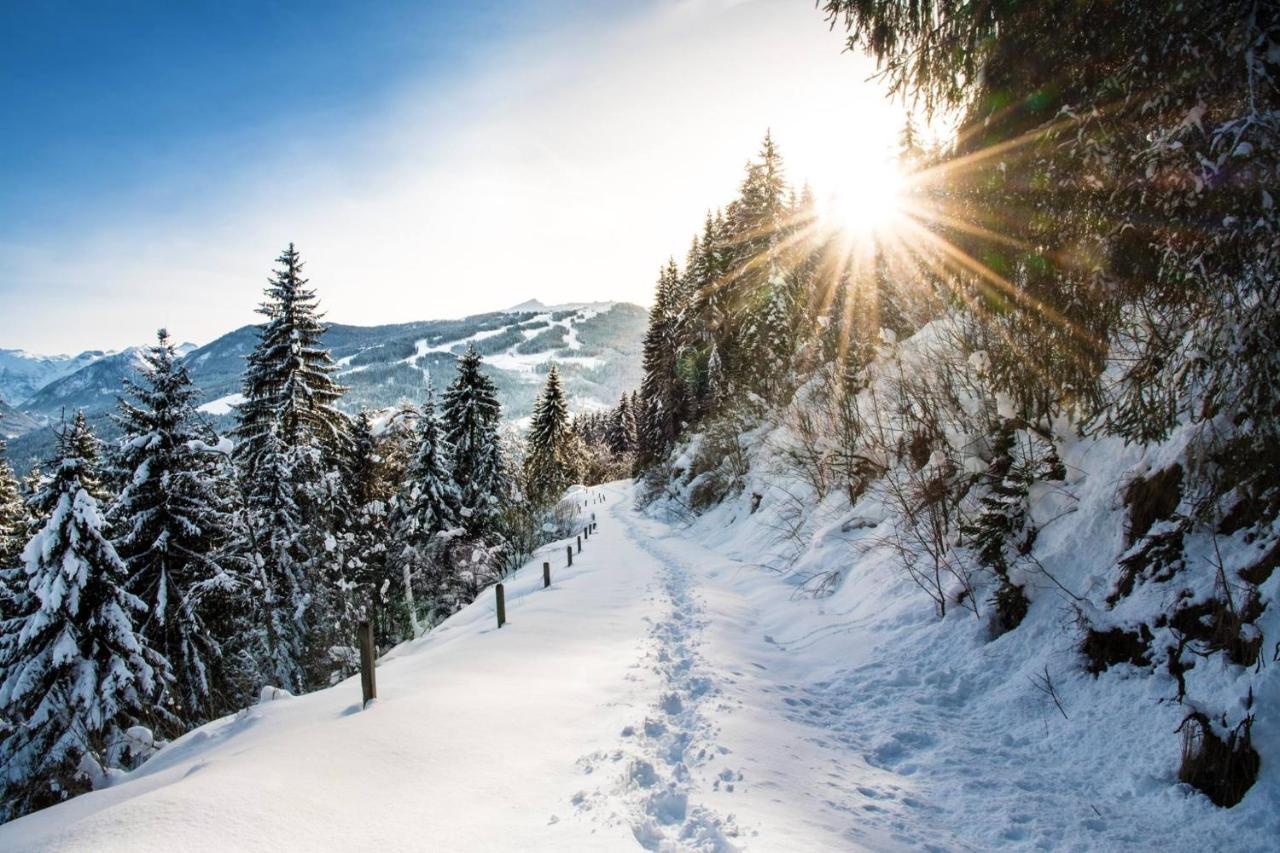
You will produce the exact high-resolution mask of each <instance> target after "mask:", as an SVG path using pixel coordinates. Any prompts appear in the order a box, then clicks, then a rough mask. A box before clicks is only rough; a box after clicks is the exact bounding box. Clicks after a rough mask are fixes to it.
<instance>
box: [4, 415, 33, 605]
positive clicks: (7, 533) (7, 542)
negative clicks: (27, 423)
mask: <svg viewBox="0 0 1280 853" xmlns="http://www.w3.org/2000/svg"><path fill="white" fill-rule="evenodd" d="M31 523H32V519H31V515H30V513H28V512H27V505H26V502H25V501H24V500H23V496H22V491H21V489H20V488H19V486H18V480H17V478H16V477H15V476H14V474H13V469H12V468H10V467H9V461H8V459H7V457H6V456H5V445H4V441H2V440H0V622H3V620H5V619H8V618H10V617H11V616H15V615H17V613H18V611H19V608H20V604H19V602H20V601H21V599H22V597H23V596H24V595H25V588H26V583H25V573H24V572H23V571H22V569H21V567H20V564H21V562H22V549H23V547H24V546H25V545H26V543H27V537H28V535H29V528H30V527H31Z"/></svg>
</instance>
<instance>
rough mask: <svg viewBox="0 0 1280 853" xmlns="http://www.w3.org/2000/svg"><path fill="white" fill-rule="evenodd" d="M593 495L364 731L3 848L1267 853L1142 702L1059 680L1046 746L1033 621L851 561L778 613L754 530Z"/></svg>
mask: <svg viewBox="0 0 1280 853" xmlns="http://www.w3.org/2000/svg"><path fill="white" fill-rule="evenodd" d="M590 494H591V495H595V496H603V497H604V499H605V500H604V502H602V503H590V504H588V505H587V507H586V510H587V511H588V512H595V513H597V515H598V517H599V520H600V527H599V531H598V533H597V534H596V535H594V536H591V537H590V539H589V540H587V541H586V542H585V543H584V545H583V551H582V553H581V554H575V555H574V566H573V567H572V568H566V567H565V553H564V543H557V544H555V545H551V546H548V547H546V548H544V549H543V551H542V552H541V553H539V554H537V555H535V557H534V558H533V559H532V560H531V561H530V563H529V564H528V565H527V566H526V567H525V568H524V569H522V570H521V571H520V572H519V573H517V574H516V575H515V576H514V577H512V578H511V579H510V580H509V582H508V583H507V612H508V618H509V624H508V625H507V626H506V627H504V628H502V629H500V630H499V629H498V628H497V627H496V625H495V619H494V603H493V596H492V594H486V595H484V596H482V597H481V598H480V600H478V601H477V602H475V603H474V604H473V605H471V606H470V607H468V608H466V609H465V610H464V611H462V612H461V613H459V614H457V615H456V616H455V617H454V618H452V619H450V620H449V621H448V622H446V623H445V624H444V625H442V626H441V627H439V628H438V629H436V630H435V631H433V632H432V633H431V634H429V635H428V636H426V637H424V638H422V639H420V640H418V641H416V642H413V643H408V644H405V645H403V646H400V647H398V648H397V649H394V650H392V651H391V652H390V653H388V654H387V655H386V656H385V657H384V658H383V659H382V660H381V661H380V664H379V669H378V690H379V696H380V698H379V700H378V702H377V703H376V704H373V705H371V706H370V707H369V708H367V709H364V710H361V708H360V701H359V699H360V687H359V680H358V678H357V679H350V680H348V681H346V682H344V683H342V684H339V685H337V686H336V687H333V688H331V689H328V690H324V691H320V692H317V693H314V694H310V695H308V696H303V697H298V698H286V699H282V700H277V701H269V702H264V703H262V704H259V705H257V706H255V707H254V708H251V709H248V710H247V711H244V712H242V713H241V714H240V715H237V716H235V717H230V718H226V719H223V720H220V721H217V722H215V723H212V724H210V725H208V726H205V727H203V728H202V729H199V730H197V731H195V732H192V733H190V734H189V735H187V736H186V737H184V738H182V739H180V740H178V741H176V742H175V743H173V744H171V745H170V746H168V747H167V748H165V749H164V750H162V751H161V752H160V753H159V754H157V755H156V756H155V757H154V758H153V759H152V760H151V761H150V762H148V763H147V764H146V765H144V766H143V767H142V768H140V769H139V770H138V771H136V772H134V773H132V774H130V775H128V776H127V777H124V778H123V779H122V780H121V781H119V782H118V783H117V784H116V785H115V786H113V787H111V788H108V789H105V790H101V791H97V792H94V793H92V794H89V795H87V796H84V797H80V798H78V799H76V800H73V801H71V802H69V803H66V804H63V805H61V806H58V807H55V808H53V809H48V810H46V811H43V812H38V813H36V814H33V815H30V816H28V817H25V818H22V819H20V820H18V821H15V822H13V823H10V824H8V825H6V826H3V827H0V850H6V851H8V850H14V851H18V850H94V851H113V850H131V851H132V850H165V851H169V850H229V849H233V850H293V849H306V850H451V851H453V850H635V849H650V850H701V851H717V850H725V851H727V850H735V849H742V850H769V851H772V850H779V851H809V850H813V851H819V850H835V849H843V850H858V849H872V850H919V849H932V850H992V849H1065V850H1119V849H1126V850H1127V849H1150V850H1186V851H1193V850H1195V851H1198V850H1208V849H1219V850H1224V849H1230V850H1259V851H1261V850H1272V849H1275V848H1274V842H1275V839H1276V838H1277V837H1280V815H1278V814H1277V809H1276V797H1275V788H1274V781H1273V780H1274V774H1271V775H1266V768H1264V778H1263V780H1262V781H1260V782H1259V783H1258V785H1257V786H1255V788H1254V790H1252V791H1251V792H1250V794H1249V795H1248V796H1247V797H1246V798H1245V800H1244V801H1243V802H1242V803H1241V804H1240V805H1238V806H1237V807H1235V808H1234V809H1231V810H1223V809H1218V808H1216V807H1214V806H1212V805H1211V804H1209V802H1208V801H1207V800H1206V799H1205V798H1204V797H1202V796H1200V795H1199V794H1196V793H1194V792H1192V791H1190V790H1189V789H1187V788H1185V787H1182V786H1179V785H1178V784H1177V783H1176V781H1174V780H1173V778H1172V774H1173V768H1174V767H1175V766H1176V756H1175V755H1169V756H1164V755H1160V754H1158V747H1157V749H1156V752H1157V754H1153V746H1152V744H1153V740H1152V736H1150V735H1149V734H1147V733H1146V732H1143V731H1137V732H1134V733H1133V734H1132V736H1130V737H1128V738H1124V737H1116V732H1117V726H1118V725H1122V724H1123V720H1124V719H1126V718H1129V717H1132V716H1133V715H1135V714H1144V713H1147V711H1148V709H1154V708H1155V707H1156V704H1157V702H1158V700H1159V698H1160V697H1158V696H1155V695H1146V694H1148V693H1150V688H1148V687H1146V686H1145V685H1146V684H1147V683H1148V681H1149V680H1143V681H1140V682H1135V683H1136V684H1139V685H1142V686H1139V687H1137V688H1136V692H1137V693H1139V694H1142V695H1130V693H1131V692H1135V691H1130V692H1125V690H1123V689H1120V690H1117V689H1116V686H1115V682H1114V681H1110V682H1108V681H1104V680H1102V679H1098V680H1095V679H1093V678H1092V677H1091V676H1088V675H1086V674H1084V673H1083V672H1080V671H1079V667H1076V668H1075V671H1074V672H1073V671H1072V670H1071V669H1070V668H1069V667H1067V666H1065V665H1064V666H1063V667H1062V668H1061V670H1060V671H1059V672H1058V673H1056V674H1057V675H1058V677H1059V679H1060V683H1061V685H1062V690H1063V694H1064V697H1065V710H1066V713H1067V715H1068V717H1069V719H1064V717H1063V716H1062V715H1060V714H1059V712H1058V711H1057V710H1056V709H1055V708H1053V706H1052V705H1051V704H1049V703H1048V701H1047V700H1046V699H1045V697H1044V696H1042V695H1040V694H1039V693H1038V692H1037V691H1036V690H1034V689H1033V688H1032V686H1031V685H1030V684H1029V683H1028V681H1027V679H1025V678H1024V677H1022V674H1021V672H1020V670H1019V668H1018V664H1017V661H1018V660H1019V659H1020V658H1021V657H1023V656H1022V655H1019V654H1011V651H1016V649H1013V648H1012V647H1011V646H1009V645H1008V644H1013V643H1022V644H1030V643H1040V642H1043V643H1044V644H1045V645H1046V646H1053V645H1054V642H1055V641H1054V639H1053V637H1046V636H1043V634H1044V633H1045V632H1046V631H1049V627H1048V626H1051V624H1052V621H1051V620H1039V621H1035V622H1033V623H1032V624H1031V627H1032V629H1033V630H1035V631H1036V632H1037V633H1036V634H1035V635H1034V636H1027V635H1025V634H1024V635H1021V636H1019V633H1018V632H1017V631H1015V632H1013V633H1011V634H1007V635H1005V636H1004V637H1002V638H1000V639H999V640H996V641H994V642H987V639H986V636H985V634H984V632H983V631H982V629H981V626H980V625H979V623H978V620H975V619H973V618H972V616H970V615H967V614H965V613H964V612H962V611H961V612H957V613H956V614H955V615H954V616H949V617H948V618H947V619H945V620H938V619H937V618H936V617H934V616H933V613H932V609H931V608H930V606H929V603H928V602H927V600H925V599H924V598H923V596H922V594H920V593H919V592H918V591H914V590H913V589H912V588H910V587H909V586H908V585H905V584H903V583H900V582H896V581H894V580H893V578H892V577H891V576H888V575H885V574H883V573H881V572H880V571H879V570H878V569H877V566H876V565H875V563H874V561H872V560H864V561H863V562H862V563H861V564H859V566H858V572H856V573H853V574H851V575H850V576H849V577H848V578H847V580H846V582H845V584H844V586H843V587H841V590H840V592H839V593H838V594H837V595H834V596H832V597H829V598H826V599H823V600H820V601H815V600H813V599H811V598H806V597H797V596H796V595H794V594H793V593H794V591H795V587H794V586H793V585H791V584H789V583H788V581H787V579H786V577H785V576H781V575H779V574H777V573H774V572H771V571H768V570H766V569H764V568H762V567H761V566H759V565H757V563H759V562H762V561H763V557H764V556H765V552H766V551H767V550H768V548H769V547H770V546H768V545H767V543H766V541H765V538H766V537H765V533H764V529H765V528H764V526H763V525H762V524H760V523H758V520H759V519H761V518H764V517H765V513H767V511H768V509H767V507H766V508H765V510H764V511H762V513H759V514H757V515H755V516H752V517H751V518H748V517H747V515H746V512H745V511H744V509H743V505H742V504H741V503H735V502H730V503H727V504H725V505H723V506H722V508H721V509H719V510H717V511H715V512H713V513H710V514H708V515H707V516H704V517H703V518H701V519H699V520H698V521H697V522H695V523H694V524H693V525H691V526H685V525H681V524H675V525H673V524H668V523H666V522H663V521H659V520H656V519H654V518H652V517H649V516H646V515H642V514H641V513H640V512H639V511H637V510H636V509H635V508H634V505H633V487H632V486H631V484H629V483H627V484H623V483H617V484H612V485H609V486H605V487H601V488H598V489H593V490H591V492H590ZM588 500H591V498H588ZM835 553H839V552H835ZM848 553H849V552H847V551H846V552H844V554H845V556H844V557H841V558H840V559H849V557H848ZM543 560H547V561H549V562H550V563H551V565H552V579H553V584H552V586H551V588H550V589H546V590H544V589H542V581H541V564H542V562H543ZM1036 626H1040V627H1036ZM1019 630H1022V629H1019ZM1002 644H1005V645H1002ZM1063 663H1064V664H1065V663H1066V662H1065V661H1064V662H1063ZM1104 678H1112V679H1114V678H1122V675H1117V674H1116V673H1108V674H1106V675H1105V676H1104ZM1117 702H1125V703H1128V705H1129V707H1127V708H1122V707H1120V706H1119V705H1117ZM1135 709H1136V710H1135ZM1174 713H1176V712H1174ZM1164 714H1165V712H1163V711H1161V712H1160V719H1161V720H1163V718H1164ZM1126 715H1127V716H1126ZM1168 734H1169V735H1170V737H1169V738H1167V739H1166V740H1165V742H1167V743H1168V744H1175V743H1176V741H1175V740H1174V739H1173V738H1172V733H1171V732H1170V733H1168ZM1170 748H1172V749H1176V746H1173V747H1170Z"/></svg>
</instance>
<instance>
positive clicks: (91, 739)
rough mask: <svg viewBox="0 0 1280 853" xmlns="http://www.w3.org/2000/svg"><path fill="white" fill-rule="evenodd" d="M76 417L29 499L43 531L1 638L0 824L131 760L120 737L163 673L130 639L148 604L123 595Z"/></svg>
mask: <svg viewBox="0 0 1280 853" xmlns="http://www.w3.org/2000/svg"><path fill="white" fill-rule="evenodd" d="M86 433H87V426H86V425H85V422H84V419H83V418H77V419H76V420H75V421H74V422H73V423H72V425H71V426H70V427H66V428H64V430H63V432H62V434H61V435H60V436H59V440H58V452H59V455H60V458H59V460H58V463H57V466H56V468H55V469H54V473H53V477H52V479H51V481H50V482H49V484H48V485H47V486H46V487H45V489H44V490H43V491H42V492H41V494H40V495H38V504H39V505H41V506H46V507H49V510H48V514H47V516H46V517H45V523H44V526H43V527H42V528H41V529H40V530H39V531H38V532H37V533H36V534H35V535H34V536H33V537H32V538H31V540H30V541H29V542H28V543H27V545H26V547H25V549H24V550H23V560H24V562H25V567H24V568H25V573H26V577H27V590H28V591H29V593H30V595H29V596H28V597H27V598H26V601H25V605H26V606H25V609H24V612H22V613H20V614H18V615H16V616H14V617H12V618H10V619H8V620H6V622H5V623H4V625H3V628H2V629H0V644H2V645H0V708H2V709H3V715H4V716H5V717H7V718H8V719H9V720H10V721H12V724H13V728H12V730H10V731H9V732H7V733H6V735H5V738H4V740H3V742H0V768H4V770H3V785H4V791H3V797H0V802H2V803H4V806H3V808H4V809H5V810H6V811H7V812H8V813H9V815H18V814H24V813H26V812H28V811H31V810H34V809H37V808H42V807H44V806H47V805H52V804H53V803H57V802H59V801H61V800H63V799H66V798H67V797H69V796H72V795H74V794H77V793H80V792H82V791H85V790H88V789H89V788H90V787H92V786H93V784H94V783H95V782H96V781H98V780H100V779H101V778H102V777H103V775H104V773H105V770H106V769H107V768H108V767H112V766H119V765H120V764H122V763H126V764H127V763H129V762H131V761H132V760H133V759H134V756H132V755H130V754H129V751H128V744H129V743H130V739H129V738H127V737H126V736H125V730H127V729H129V728H130V727H132V726H135V725H138V724H139V723H140V722H141V721H143V720H144V719H146V718H147V717H148V714H149V712H153V711H154V709H153V708H151V707H150V706H151V703H153V702H154V701H155V699H156V698H157V696H158V695H159V693H160V691H161V690H162V688H163V685H164V683H165V681H166V680H167V679H168V677H169V675H168V664H167V663H166V661H165V660H164V658H163V657H162V656H161V655H160V654H158V653H156V652H155V651H153V650H152V649H150V648H149V647H148V646H147V644H146V640H145V638H144V637H142V636H141V635H140V634H139V633H138V632H137V630H136V628H135V626H136V624H137V620H138V618H139V617H141V616H142V615H143V613H144V611H145V605H144V604H143V603H142V602H141V601H140V600H139V599H138V598H137V597H136V596H134V595H131V594H130V593H128V592H127V591H126V590H125V589H124V584H125V579H126V576H127V569H126V567H125V565H124V562H123V561H122V560H121V559H120V557H119V555H117V554H116V551H115V548H113V547H112V545H111V542H110V541H109V540H108V539H107V536H106V533H105V531H104V523H103V519H102V515H101V512H100V511H99V506H98V501H97V500H96V499H95V498H94V497H93V495H92V493H91V492H90V488H89V487H90V486H91V485H92V484H94V483H97V482H99V474H98V472H97V471H96V470H94V466H93V464H92V461H91V460H90V459H88V458H86V457H85V456H84V455H83V453H84V450H85V449H86V448H93V447H94V446H95V445H94V442H93V441H92V440H91V439H92V435H88V434H86Z"/></svg>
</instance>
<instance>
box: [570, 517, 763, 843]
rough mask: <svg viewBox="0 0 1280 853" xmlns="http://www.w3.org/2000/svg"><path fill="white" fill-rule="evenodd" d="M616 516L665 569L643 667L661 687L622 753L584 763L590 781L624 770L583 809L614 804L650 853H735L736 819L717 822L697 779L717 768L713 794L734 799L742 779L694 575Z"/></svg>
mask: <svg viewBox="0 0 1280 853" xmlns="http://www.w3.org/2000/svg"><path fill="white" fill-rule="evenodd" d="M614 506H615V507H618V506H620V505H619V504H618V503H615V504H614ZM611 515H612V517H613V520H614V521H616V522H621V523H622V524H623V525H624V530H625V533H626V535H627V538H628V540H629V541H630V544H631V545H633V546H636V547H637V548H638V550H637V551H634V552H633V554H634V555H635V556H640V555H644V556H646V557H648V558H649V559H651V560H653V561H655V563H656V567H657V568H658V574H657V578H656V580H655V582H654V584H653V585H651V588H650V589H651V596H652V597H653V598H654V599H655V600H656V601H657V602H658V603H659V607H660V611H659V612H658V613H657V614H656V615H655V616H650V617H646V621H648V622H649V623H650V628H649V639H648V642H647V643H646V651H645V653H644V656H643V658H642V660H641V662H640V664H639V665H640V666H641V667H642V668H644V669H647V670H649V671H651V672H652V673H654V674H656V675H657V682H656V689H654V688H653V687H651V688H650V690H651V693H652V696H651V701H650V702H649V703H648V704H647V705H646V706H645V709H644V716H643V718H642V719H638V720H637V721H636V722H634V723H632V724H629V725H627V726H626V727H625V728H623V729H622V731H621V732H620V738H621V739H622V745H621V746H620V747H619V748H618V749H616V750H614V751H612V752H611V753H604V752H596V753H594V754H592V755H589V756H586V757H585V758H583V759H582V761H581V764H582V765H583V767H584V769H586V770H587V771H588V772H594V771H595V770H596V769H597V768H599V767H601V766H602V765H604V764H606V763H614V764H617V763H622V764H623V766H624V769H623V770H622V772H621V773H616V775H615V778H614V779H612V780H611V783H610V784H609V785H608V786H607V787H605V788H604V789H597V790H596V791H595V792H593V793H591V794H589V795H588V794H585V793H583V794H581V795H579V796H578V797H576V798H575V804H576V805H577V806H578V808H579V809H580V810H582V811H590V810H592V809H594V808H599V807H600V805H601V804H602V803H603V802H607V801H608V800H609V799H610V798H613V799H616V800H617V801H618V803H619V804H620V805H621V807H622V811H623V814H624V816H625V817H624V819H625V820H626V822H627V823H628V825H629V826H630V827H631V831H632V833H633V834H634V836H635V838H636V840H637V841H638V842H639V843H640V845H641V846H642V847H644V848H646V849H649V850H663V849H674V848H679V849H696V850H712V851H714V850H727V849H732V844H731V843H730V839H732V838H735V837H736V836H738V835H739V828H738V826H737V824H736V822H735V819H734V816H733V815H732V814H729V815H725V816H721V815H719V814H717V813H716V812H715V811H714V810H713V809H712V808H709V807H708V806H707V805H705V804H703V803H702V802H700V801H699V796H698V795H699V780H698V778H697V775H703V776H705V775H706V774H705V773H704V772H703V771H704V769H705V768H707V767H708V766H710V765H712V764H713V763H714V765H715V766H714V767H713V768H712V776H713V777H714V778H713V781H712V783H711V784H712V790H720V789H721V788H723V790H725V791H729V792H732V791H733V790H734V789H735V786H737V785H739V784H741V782H742V774H741V772H738V771H736V770H734V769H732V768H731V767H730V766H728V764H727V762H725V761H724V760H723V758H722V757H723V756H725V755H727V754H728V753H729V750H728V749H727V748H725V747H724V746H721V745H719V744H717V743H716V734H717V728H716V726H715V724H714V723H713V720H714V718H715V715H716V714H717V713H718V712H720V711H723V710H725V707H724V703H723V700H722V697H721V695H720V691H719V690H718V689H717V687H716V682H715V680H714V678H713V677H712V675H711V672H710V671H709V669H708V667H707V665H706V662H705V661H704V660H703V659H702V657H701V655H700V654H699V651H698V649H699V646H700V645H701V634H702V630H703V628H704V627H705V624H706V616H705V614H704V612H703V608H702V606H701V604H700V603H699V602H698V600H697V597H696V596H695V594H694V593H693V591H692V589H691V581H690V577H689V567H688V566H686V565H684V564H682V563H680V562H679V561H676V560H672V559H670V558H669V557H667V556H666V555H664V554H662V553H661V552H660V551H659V550H658V549H657V548H656V547H654V545H653V544H652V543H651V542H648V541H646V540H645V539H644V538H642V537H640V536H638V535H637V534H636V531H635V529H634V528H632V527H631V526H629V525H626V522H627V521H628V520H629V519H627V518H626V517H625V516H624V514H623V513H621V512H618V511H613V512H612V513H611ZM717 759H720V760H717ZM720 768H722V769H720ZM696 774H697V775H696ZM616 814H617V813H616V811H615V812H614V814H613V815H612V816H614V817H616Z"/></svg>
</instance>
